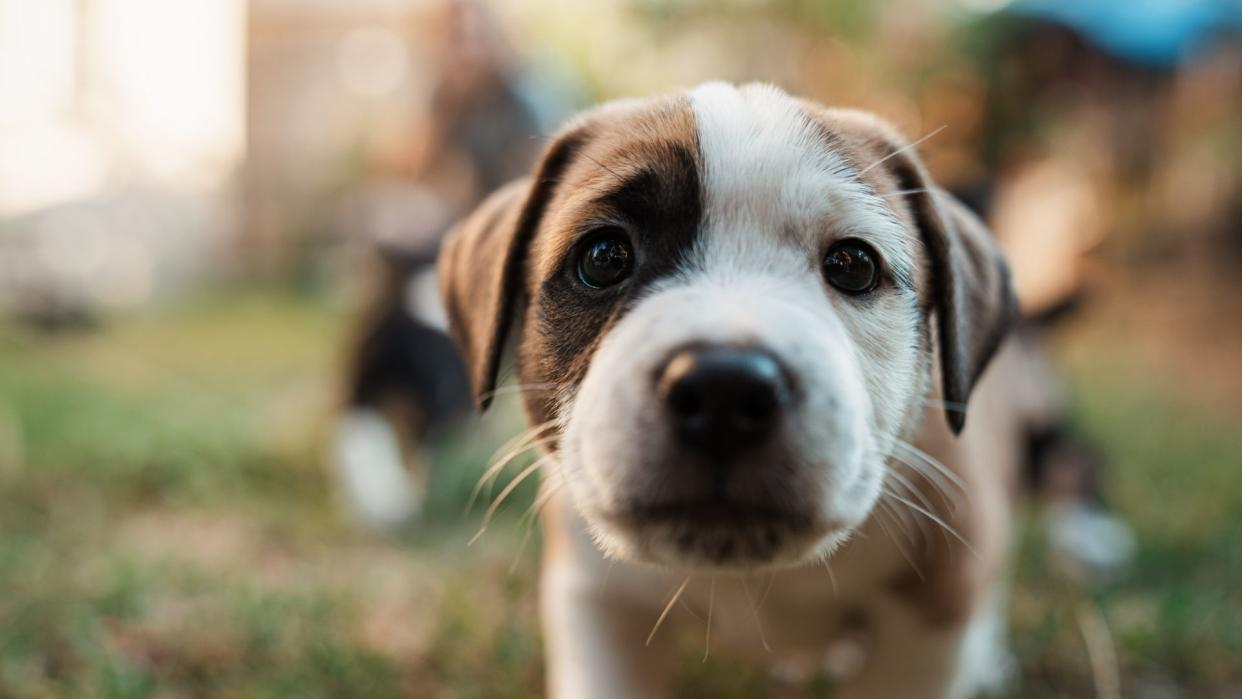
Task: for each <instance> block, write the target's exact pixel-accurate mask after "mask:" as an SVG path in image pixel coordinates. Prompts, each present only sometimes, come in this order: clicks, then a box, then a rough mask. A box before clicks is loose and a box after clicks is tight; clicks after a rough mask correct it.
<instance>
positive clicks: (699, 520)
mask: <svg viewBox="0 0 1242 699" xmlns="http://www.w3.org/2000/svg"><path fill="white" fill-rule="evenodd" d="M606 519H607V520H608V521H609V524H610V525H612V528H613V529H614V530H615V529H620V530H621V531H624V532H626V533H627V534H628V535H629V536H627V538H629V539H630V540H631V543H632V544H633V549H634V553H635V554H636V556H637V557H638V558H640V559H645V560H648V561H649V562H653V563H662V564H672V565H677V566H679V567H683V566H691V567H705V568H712V569H720V570H743V569H747V570H753V569H755V568H762V567H768V566H773V565H783V564H793V563H796V562H798V561H800V560H801V559H802V558H803V557H804V556H805V555H806V553H807V551H809V550H810V549H812V548H813V547H814V544H815V543H816V542H818V541H819V540H820V539H821V538H822V537H823V536H824V535H825V534H826V533H827V531H828V530H830V529H831V527H829V526H826V525H825V524H824V523H822V522H820V521H818V520H817V518H816V517H813V516H811V515H809V514H803V513H800V512H796V511H792V510H790V509H789V508H783V507H776V506H772V505H764V504H755V503H742V502H737V501H732V500H729V499H726V498H722V497H712V498H704V499H696V500H682V501H676V502H663V503H655V504H634V505H631V506H629V507H627V508H625V509H624V510H621V511H618V512H615V513H612V514H609V515H606Z"/></svg>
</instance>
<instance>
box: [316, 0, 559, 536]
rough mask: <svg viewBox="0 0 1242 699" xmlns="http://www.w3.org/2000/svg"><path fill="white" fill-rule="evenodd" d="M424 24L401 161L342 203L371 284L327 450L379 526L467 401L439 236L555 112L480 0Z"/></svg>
mask: <svg viewBox="0 0 1242 699" xmlns="http://www.w3.org/2000/svg"><path fill="white" fill-rule="evenodd" d="M424 25H427V26H422V27H420V30H421V31H422V33H423V34H424V35H426V36H429V37H436V38H437V39H438V40H439V42H440V43H439V45H438V54H439V60H438V62H437V66H438V75H439V79H438V81H437V83H436V85H435V87H434V89H432V90H431V95H430V99H429V104H428V105H427V108H426V110H425V113H424V114H421V115H420V118H418V119H416V120H414V122H413V123H412V124H411V134H410V137H409V139H408V140H409V144H408V148H407V151H406V152H403V153H397V154H388V156H389V157H390V158H392V160H394V161H395V162H397V163H400V167H399V172H397V173H395V174H396V175H397V176H395V177H388V178H386V179H385V180H383V181H381V182H378V183H373V184H371V185H369V186H367V187H364V188H363V191H360V192H356V193H355V194H354V196H352V197H351V198H350V205H349V206H347V207H346V208H347V216H346V218H347V220H348V229H349V234H350V237H351V238H352V239H354V240H360V241H362V242H363V244H364V245H365V247H366V250H365V255H366V256H367V257H368V258H369V259H368V262H369V264H368V265H367V266H366V273H365V276H367V277H368V280H367V281H369V282H370V287H371V288H370V289H368V291H367V293H368V298H367V300H366V302H365V303H364V310H363V312H362V313H361V315H360V320H359V323H358V325H357V327H356V328H355V330H354V331H353V333H352V335H351V339H350V344H349V346H348V348H347V361H346V363H345V371H344V377H343V378H344V381H343V387H342V391H343V404H344V405H343V407H342V413H341V417H340V420H339V423H338V426H337V434H336V445H335V462H336V466H337V471H338V477H339V480H340V482H341V484H342V486H343V491H344V493H345V495H346V499H347V501H348V503H349V506H350V508H351V509H352V511H353V512H354V514H355V515H356V516H357V518H358V519H360V520H361V521H362V522H364V523H366V524H368V525H370V526H371V527H373V528H376V529H379V530H392V529H394V528H397V527H400V526H401V525H403V524H405V523H407V522H409V521H411V520H412V519H413V518H415V517H416V516H417V515H418V514H419V512H420V510H421V507H422V502H423V498H424V496H425V492H424V491H425V487H426V479H427V463H426V461H427V458H426V455H425V453H424V443H425V442H426V441H427V439H428V438H429V436H431V435H434V434H436V433H437V432H443V431H445V430H448V429H451V428H452V427H453V426H454V425H456V424H457V423H458V422H459V421H460V420H461V419H462V418H464V417H465V416H467V415H468V414H469V413H470V410H469V407H470V392H469V384H468V381H467V379H466V375H465V369H464V367H463V366H462V363H461V360H460V358H459V357H458V355H457V353H456V350H455V349H454V348H453V346H452V344H451V342H450V341H449V339H448V337H447V335H445V333H444V330H445V325H446V321H445V317H444V310H443V305H442V303H441V302H440V298H439V292H438V289H437V283H436V277H435V264H434V263H435V256H436V253H437V252H438V250H439V246H440V240H441V239H442V238H443V236H444V233H445V231H446V230H447V229H448V227H449V226H450V225H451V224H452V223H453V222H454V221H455V220H457V219H458V218H460V217H461V216H463V215H464V214H465V213H466V212H468V211H469V210H470V209H471V208H473V207H474V206H475V205H476V204H477V203H478V202H479V201H480V200H481V199H482V198H483V197H484V196H486V195H487V194H488V193H490V192H491V191H493V190H494V189H496V188H497V187H499V186H500V185H502V184H503V183H505V182H507V181H509V180H510V179H512V178H514V177H517V176H519V175H520V174H522V173H524V172H526V171H527V170H528V169H529V168H530V164H531V162H532V161H533V159H534V156H535V155H536V152H535V151H536V148H537V145H536V144H537V143H538V140H537V139H538V137H539V136H540V134H541V133H542V130H543V129H542V127H541V124H542V123H544V122H545V121H548V120H549V119H554V118H555V117H556V116H558V115H559V113H560V112H562V111H563V110H562V109H561V108H560V107H559V106H558V103H559V102H560V101H561V99H562V98H563V97H564V95H563V94H561V93H560V92H559V91H558V90H557V89H556V86H554V85H552V84H551V83H549V82H548V81H547V80H544V81H543V82H541V83H539V84H537V85H532V84H528V81H526V80H524V78H523V75H522V74H521V73H520V72H519V71H518V70H516V69H515V68H514V67H513V65H512V61H510V59H509V55H508V51H507V50H506V47H505V45H504V42H503V41H502V39H501V36H500V34H499V32H498V31H497V28H496V27H495V24H494V22H493V21H492V18H491V17H490V15H489V14H488V12H487V11H486V8H485V7H484V6H483V5H481V4H480V3H477V2H473V1H471V0H452V1H450V2H445V3H441V5H440V6H439V7H438V11H433V12H429V14H428V16H427V17H425V18H424ZM545 112H546V114H545Z"/></svg>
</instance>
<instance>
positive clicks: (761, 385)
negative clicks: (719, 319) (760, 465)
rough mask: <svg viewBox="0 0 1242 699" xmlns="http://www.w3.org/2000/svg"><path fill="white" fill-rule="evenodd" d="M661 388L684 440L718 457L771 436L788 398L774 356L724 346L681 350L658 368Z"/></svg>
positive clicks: (748, 349) (678, 431)
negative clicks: (660, 369)
mask: <svg viewBox="0 0 1242 699" xmlns="http://www.w3.org/2000/svg"><path fill="white" fill-rule="evenodd" d="M656 390H657V391H658V392H659V395H660V398H662V399H663V401H664V404H665V406H666V408H667V409H668V414H669V417H670V419H671V420H672V422H673V427H674V429H675V430H676V432H677V435H678V437H679V438H680V439H681V440H682V442H683V443H685V444H686V445H687V446H690V447H692V448H694V449H696V450H698V451H702V452H705V453H707V454H710V455H712V456H717V457H720V456H730V455H732V454H733V453H734V452H736V451H738V450H740V449H744V448H746V447H751V446H755V445H757V444H759V443H760V442H762V441H763V440H764V439H766V438H767V437H768V436H769V435H770V434H771V433H772V432H773V430H774V428H775V427H776V425H777V423H778V422H779V420H780V416H781V412H782V410H783V409H784V407H785V403H786V401H788V399H789V386H788V383H787V381H786V380H785V374H784V372H783V371H782V370H781V365H780V363H779V362H778V361H777V360H776V358H775V357H773V356H772V355H771V354H768V353H767V352H764V351H763V350H759V349H754V348H747V347H731V346H725V345H706V346H695V347H688V348H686V349H683V350H680V351H678V352H677V353H675V354H674V355H673V356H672V357H671V358H670V359H669V360H668V363H667V364H665V365H664V369H663V370H662V371H661V372H659V375H658V379H657V384H656Z"/></svg>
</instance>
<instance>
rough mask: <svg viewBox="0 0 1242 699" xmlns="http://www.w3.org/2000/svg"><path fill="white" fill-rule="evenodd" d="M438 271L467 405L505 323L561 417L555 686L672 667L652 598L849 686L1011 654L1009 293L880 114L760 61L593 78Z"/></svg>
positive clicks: (537, 415)
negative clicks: (583, 99)
mask: <svg viewBox="0 0 1242 699" xmlns="http://www.w3.org/2000/svg"><path fill="white" fill-rule="evenodd" d="M439 277H440V280H441V291H442V294H443V296H444V299H445V302H446V307H447V310H448V315H449V321H450V328H451V331H452V334H453V336H454V337H455V339H456V340H457V341H458V343H459V344H460V347H461V348H462V350H463V352H464V356H465V358H466V363H467V366H468V370H469V373H470V377H471V383H472V386H473V390H474V392H475V395H476V397H477V400H478V403H479V406H480V407H481V408H486V407H487V404H488V402H489V399H490V396H491V395H492V393H493V389H494V385H495V383H496V378H497V373H498V371H499V369H500V367H501V364H502V360H503V358H504V356H505V354H506V348H507V347H508V346H512V347H515V348H516V374H517V377H518V379H519V381H520V383H521V385H522V390H523V393H522V396H523V403H524V408H525V410H526V413H527V415H528V417H529V419H530V421H531V422H532V423H533V424H534V425H535V427H536V431H535V434H538V435H540V436H546V437H548V439H547V440H546V446H545V447H544V448H545V449H546V450H547V456H548V460H547V463H548V466H547V467H546V469H545V475H544V486H543V493H542V495H541V504H543V505H544V507H543V510H542V518H543V524H544V528H545V542H546V545H545V552H544V563H543V578H542V589H541V603H542V623H543V630H544V638H545V644H546V653H547V658H548V675H547V681H548V689H549V693H550V694H551V695H552V696H555V697H561V698H577V697H654V696H661V695H664V694H666V693H667V691H668V685H667V680H668V678H669V674H670V669H669V668H668V667H667V658H669V654H668V653H667V652H665V651H664V650H663V649H662V648H661V646H663V645H665V644H667V643H668V642H669V641H670V639H671V638H672V637H673V635H674V634H673V633H672V629H671V628H666V629H664V630H663V631H661V632H660V633H656V630H657V629H656V627H658V626H659V625H660V622H662V621H664V620H665V618H666V617H667V618H668V623H669V625H670V626H671V625H672V623H673V621H674V619H676V620H678V621H683V622H685V623H686V625H687V626H692V625H694V624H697V625H698V632H699V633H704V634H705V636H704V642H705V644H707V645H708V647H709V650H710V652H712V653H737V654H740V655H742V656H753V657H754V658H756V659H757V660H759V661H763V662H768V663H769V664H773V665H775V666H777V668H778V669H779V670H781V671H782V673H783V674H785V675H789V676H798V675H801V674H806V673H812V672H821V671H823V670H824V669H825V668H827V669H829V670H834V671H835V672H836V674H837V675H838V676H840V677H842V678H843V683H842V686H841V690H842V693H843V695H844V696H860V697H929V696H966V695H970V694H974V693H976V692H978V691H980V690H981V689H986V688H988V687H989V686H994V685H995V683H996V682H998V681H999V680H1000V678H1001V675H1003V669H1004V667H1005V659H1006V658H1007V655H1006V654H1004V652H1003V647H1002V646H1001V644H1000V639H999V637H1000V635H1001V629H1000V625H999V624H1000V622H999V617H998V614H997V610H996V607H997V604H998V602H999V599H1000V592H999V586H998V578H999V577H1000V574H1001V572H1002V570H1003V565H1004V554H1005V549H1006V543H1007V538H1008V520H1009V508H1010V494H1011V491H1012V490H1013V489H1014V487H1015V485H1014V484H1015V480H1016V474H1017V473H1018V472H1019V470H1020V463H1021V460H1022V457H1023V454H1022V450H1021V448H1020V444H1021V442H1022V440H1021V435H1020V430H1019V429H1018V427H1017V424H1018V421H1019V420H1018V416H1017V409H1016V406H1015V403H1014V401H1012V400H1011V399H1010V398H1009V397H1008V396H1007V388H1006V386H1005V384H1004V382H1003V381H991V382H989V380H987V379H982V380H981V377H983V373H984V369H985V367H987V366H988V365H989V362H990V361H991V360H992V359H993V358H994V355H997V351H998V348H1000V347H1001V344H1002V340H1003V338H1004V337H1005V335H1006V332H1007V330H1008V328H1009V327H1010V325H1011V321H1012V319H1013V318H1014V315H1015V300H1014V297H1013V293H1012V291H1011V288H1010V284H1009V275H1008V271H1007V267H1006V264H1005V262H1004V260H1003V259H1002V256H1001V254H1000V252H999V250H998V248H997V246H996V244H995V242H994V241H993V239H992V237H991V236H990V235H989V233H988V232H987V231H986V230H985V229H984V228H983V226H982V225H981V224H980V223H979V222H978V220H976V219H975V218H974V216H973V215H971V214H970V213H969V212H968V211H967V210H966V209H965V208H964V207H963V206H962V205H961V204H959V203H958V202H957V201H956V200H954V199H953V198H952V197H950V196H948V195H947V194H945V193H944V192H942V191H941V190H939V189H937V188H936V187H935V186H934V185H933V183H932V182H931V181H930V180H929V179H928V176H927V174H926V172H925V169H924V167H923V165H922V164H921V162H920V160H919V159H918V157H917V155H916V154H915V151H914V148H913V144H911V143H909V142H908V141H906V140H904V139H903V138H902V137H901V136H899V135H898V134H897V132H896V131H895V130H894V129H893V128H891V127H890V126H888V125H887V124H885V123H884V122H882V121H880V120H878V119H876V118H874V117H872V116H869V115H867V114H864V113H860V112H856V111H849V110H839V109H828V108H825V107H822V106H820V105H818V104H815V103H812V102H808V101H804V100H799V99H795V98H792V97H790V96H788V95H786V94H784V93H782V92H781V91H779V90H778V89H776V88H773V87H770V86H766V85H747V86H744V87H733V86H730V85H727V84H721V83H710V84H706V85H702V86H700V87H698V88H695V89H693V90H690V91H689V92H684V93H678V94H673V95H669V96H664V97H657V98H653V99H646V100H635V101H622V102H616V103H611V104H606V105H604V106H602V107H599V108H596V109H594V110H593V111H590V112H588V113H586V114H584V115H582V116H580V117H579V118H577V119H576V120H574V121H573V122H571V123H570V124H569V125H567V126H566V127H565V128H564V129H563V130H562V131H561V132H560V133H559V134H558V135H557V136H556V137H555V138H554V139H553V140H552V142H551V143H550V145H549V146H548V148H547V150H546V151H545V153H544V155H543V157H542V160H541V161H540V163H539V164H538V166H537V167H536V169H535V172H534V173H533V175H532V176H531V177H530V178H529V179H524V180H521V181H517V182H513V183H511V184H509V185H508V186H506V187H504V188H502V189H501V190H500V191H498V192H496V193H495V194H494V195H493V196H492V197H491V198H489V199H488V200H487V201H486V202H485V203H483V204H482V205H481V206H480V207H479V209H478V210H477V211H476V212H475V213H474V214H473V215H472V216H470V217H469V218H468V219H467V220H466V221H464V222H463V223H462V224H461V225H460V226H459V227H458V228H457V229H456V230H455V231H454V232H452V233H451V234H450V236H449V238H448V239H447V241H446V244H445V248H444V249H443V251H442V253H441V257H440V261H439ZM1004 360H1005V354H1004V353H1001V358H1000V360H998V361H1001V362H1003V361H1004ZM972 394H973V399H972V410H971V415H972V425H971V428H970V429H968V430H965V431H964V430H963V428H964V426H965V423H966V405H967V400H968V398H972ZM929 406H932V407H933V408H934V409H929ZM675 603H679V604H680V605H684V606H686V607H689V608H690V609H691V610H694V611H695V612H696V614H697V616H698V617H699V620H698V621H696V620H694V619H693V617H689V618H685V619H683V618H682V617H683V616H688V615H681V614H674V613H672V612H673V611H674V607H675V606H677V605H675ZM704 622H706V628H704ZM841 639H861V640H859V641H858V642H857V643H856V644H855V646H856V648H860V649H861V650H862V652H861V653H853V654H852V656H851V657H858V658H860V660H859V661H858V662H848V663H841V662H836V661H835V660H834V658H836V659H837V660H839V656H840V655H841V654H840V653H836V652H835V650H834V649H836V648H838V647H839V643H840V642H841ZM842 665H845V666H848V667H844V668H842V667H841V666H842Z"/></svg>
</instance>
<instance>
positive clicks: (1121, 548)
mask: <svg viewBox="0 0 1242 699" xmlns="http://www.w3.org/2000/svg"><path fill="white" fill-rule="evenodd" d="M1046 526H1047V530H1048V545H1049V547H1050V548H1051V549H1052V552H1053V554H1054V555H1055V556H1056V557H1057V558H1058V559H1059V562H1060V563H1061V565H1062V567H1066V568H1068V569H1069V572H1070V573H1073V574H1086V575H1107V574H1111V573H1115V572H1117V571H1118V570H1120V569H1122V568H1124V567H1125V566H1126V565H1127V564H1129V562H1130V560H1131V559H1133V558H1134V551H1135V542H1134V532H1133V531H1132V530H1131V529H1130V526H1129V525H1128V524H1126V523H1125V522H1124V521H1122V520H1121V519H1120V518H1118V517H1116V516H1114V515H1112V514H1110V513H1108V512H1106V511H1104V510H1101V509H1099V508H1096V507H1092V506H1090V505H1083V504H1072V505H1064V506H1061V507H1055V508H1053V509H1052V510H1050V511H1049V512H1048V514H1047V522H1046Z"/></svg>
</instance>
